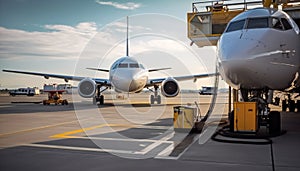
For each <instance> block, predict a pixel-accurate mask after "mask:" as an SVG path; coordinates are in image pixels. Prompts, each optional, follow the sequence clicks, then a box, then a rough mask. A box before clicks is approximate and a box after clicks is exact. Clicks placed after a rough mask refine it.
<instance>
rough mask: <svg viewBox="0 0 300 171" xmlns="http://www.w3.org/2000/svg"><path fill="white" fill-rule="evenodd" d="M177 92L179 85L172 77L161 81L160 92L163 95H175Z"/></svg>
mask: <svg viewBox="0 0 300 171" xmlns="http://www.w3.org/2000/svg"><path fill="white" fill-rule="evenodd" d="M178 93H179V85H178V83H177V81H176V80H175V79H174V78H171V77H169V78H167V79H165V80H164V81H163V82H162V86H161V94H162V95H164V96H165V97H175V96H177V95H178Z"/></svg>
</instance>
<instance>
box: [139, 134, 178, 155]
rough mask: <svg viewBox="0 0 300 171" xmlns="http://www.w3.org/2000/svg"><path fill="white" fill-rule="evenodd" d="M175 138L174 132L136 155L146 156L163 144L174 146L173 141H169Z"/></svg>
mask: <svg viewBox="0 0 300 171" xmlns="http://www.w3.org/2000/svg"><path fill="white" fill-rule="evenodd" d="M173 136H174V132H172V133H170V134H168V135H166V136H165V137H163V138H161V139H160V140H156V141H155V142H154V143H152V144H150V145H148V146H147V147H146V148H144V149H143V150H141V151H138V152H136V154H146V153H148V152H150V151H151V150H153V149H154V148H156V147H157V146H159V145H161V144H162V143H171V145H172V144H174V142H173V141H167V140H168V139H170V138H172V137H173Z"/></svg>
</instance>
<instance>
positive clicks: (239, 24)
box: [226, 20, 245, 32]
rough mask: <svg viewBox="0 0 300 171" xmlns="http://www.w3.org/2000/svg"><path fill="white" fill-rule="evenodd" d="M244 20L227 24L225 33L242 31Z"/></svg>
mask: <svg viewBox="0 0 300 171" xmlns="http://www.w3.org/2000/svg"><path fill="white" fill-rule="evenodd" d="M244 24H245V20H240V21H235V22H232V23H230V24H229V26H228V28H227V30H226V32H231V31H236V30H242V29H243V28H244Z"/></svg>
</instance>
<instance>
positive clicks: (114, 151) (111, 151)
mask: <svg viewBox="0 0 300 171" xmlns="http://www.w3.org/2000/svg"><path fill="white" fill-rule="evenodd" d="M22 145H23V146H28V147H43V148H52V149H63V150H77V151H93V152H109V153H123V154H133V153H134V151H126V150H113V149H101V148H86V147H71V146H62V145H46V144H22Z"/></svg>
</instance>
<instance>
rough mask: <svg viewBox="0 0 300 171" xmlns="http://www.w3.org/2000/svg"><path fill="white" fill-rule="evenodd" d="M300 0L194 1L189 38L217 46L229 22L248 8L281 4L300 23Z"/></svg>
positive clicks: (189, 13) (189, 16)
mask: <svg viewBox="0 0 300 171" xmlns="http://www.w3.org/2000/svg"><path fill="white" fill-rule="evenodd" d="M299 2H300V0H265V2H264V3H263V2H262V1H254V0H239V1H237V0H228V1H201V2H194V3H192V12H188V13H187V23H188V26H187V29H188V38H189V39H190V40H191V41H192V43H191V45H192V44H193V43H195V44H196V45H197V46H198V47H203V46H215V45H217V41H218V40H219V38H220V36H221V34H222V33H223V32H224V30H225V28H226V25H227V23H228V22H229V21H230V20H231V19H232V18H234V17H235V16H237V15H238V14H240V13H242V12H244V11H245V10H248V9H253V8H257V7H271V6H272V7H273V8H277V7H278V4H281V5H282V6H281V7H282V9H283V10H284V11H286V12H287V13H288V14H289V15H290V16H291V17H292V18H293V19H294V20H295V21H296V23H297V24H298V25H299V24H300V23H299V21H300V3H299Z"/></svg>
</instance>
